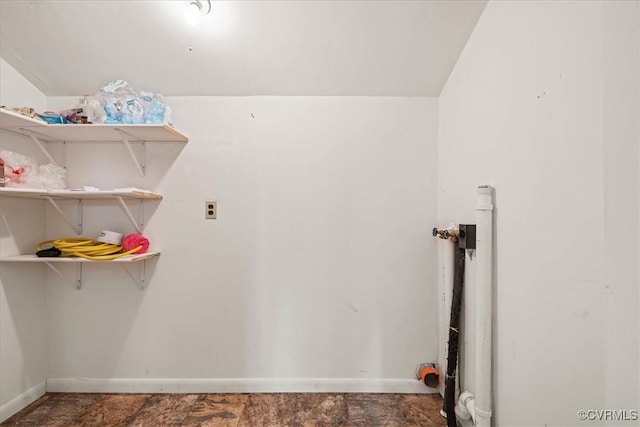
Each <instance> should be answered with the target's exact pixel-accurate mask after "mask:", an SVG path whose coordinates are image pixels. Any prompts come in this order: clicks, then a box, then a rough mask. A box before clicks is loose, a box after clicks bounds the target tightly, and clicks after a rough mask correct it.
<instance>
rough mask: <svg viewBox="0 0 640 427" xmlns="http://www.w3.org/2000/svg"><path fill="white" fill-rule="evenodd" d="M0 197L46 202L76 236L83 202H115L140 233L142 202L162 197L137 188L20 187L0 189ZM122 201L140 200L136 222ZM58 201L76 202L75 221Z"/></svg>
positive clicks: (78, 232)
mask: <svg viewBox="0 0 640 427" xmlns="http://www.w3.org/2000/svg"><path fill="white" fill-rule="evenodd" d="M0 197H8V198H22V199H39V200H46V201H48V202H49V203H50V204H51V205H52V206H53V208H54V209H55V210H56V211H57V212H58V213H59V214H60V215H61V216H62V218H63V219H64V220H65V222H66V223H67V224H68V225H69V227H71V228H72V229H73V230H74V231H75V232H76V234H78V235H80V234H82V226H83V222H84V220H83V203H82V201H83V200H117V201H118V203H119V204H120V207H121V208H122V210H123V211H124V213H125V215H126V216H127V218H128V219H129V221H130V222H131V224H133V227H134V228H135V229H136V231H137V232H138V233H142V229H143V227H144V205H143V204H142V202H143V200H160V199H162V195H161V194H158V193H154V192H152V191H147V190H141V189H139V188H133V187H132V188H122V189H116V190H113V191H84V190H43V189H32V188H20V187H3V188H0ZM124 199H136V200H140V214H139V216H138V220H136V219H135V218H134V216H133V214H132V213H131V210H130V209H129V206H127V204H126V202H125V201H124ZM58 200H77V201H78V203H77V213H76V218H77V219H76V220H72V219H71V218H69V217H68V216H67V214H66V213H65V212H64V211H63V210H62V208H61V207H60V205H59V204H58V202H57V201H58Z"/></svg>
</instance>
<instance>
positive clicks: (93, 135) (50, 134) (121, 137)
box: [0, 109, 189, 176]
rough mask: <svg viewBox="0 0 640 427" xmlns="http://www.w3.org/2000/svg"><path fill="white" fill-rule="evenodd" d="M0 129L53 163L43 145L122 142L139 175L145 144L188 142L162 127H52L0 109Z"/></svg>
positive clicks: (168, 128)
mask: <svg viewBox="0 0 640 427" xmlns="http://www.w3.org/2000/svg"><path fill="white" fill-rule="evenodd" d="M0 129H2V130H5V131H8V132H12V133H16V134H19V135H23V136H26V137H29V138H31V139H32V140H33V141H34V142H35V143H36V144H37V145H38V147H40V149H41V150H42V151H43V152H44V153H45V155H46V156H47V158H48V159H49V160H50V161H51V162H53V163H55V161H54V159H53V157H52V156H51V154H50V153H49V150H47V148H46V146H45V144H43V142H54V141H57V142H74V143H92V142H101V143H102V142H117V143H123V144H124V145H125V147H126V148H127V151H128V152H129V155H130V156H131V159H132V160H133V162H134V164H135V165H136V168H137V169H138V172H140V175H142V176H144V174H145V169H146V164H145V163H146V160H145V157H146V143H147V142H174V143H186V142H188V141H189V138H187V137H186V136H185V135H183V134H182V133H180V132H178V131H177V130H175V129H174V128H172V127H171V126H168V125H165V124H139V125H124V124H95V125H93V124H88V125H78V124H67V125H52V124H47V123H43V122H42V121H40V120H36V119H32V118H30V117H27V116H23V115H21V114H18V113H14V112H13V111H9V110H4V109H0ZM132 143H137V144H139V145H140V148H141V150H140V151H141V153H139V154H138V155H136V154H135V153H134V151H133V148H132V146H131V144H132Z"/></svg>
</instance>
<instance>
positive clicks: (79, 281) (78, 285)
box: [45, 262, 82, 290]
mask: <svg viewBox="0 0 640 427" xmlns="http://www.w3.org/2000/svg"><path fill="white" fill-rule="evenodd" d="M45 264H46V265H47V267H49V268H50V269H51V270H53V272H55V273H56V274H57V275H58V276H59V277H60V278H61V279H62V280H64V281H65V282H68V283H70V284H71V286H73V287H74V288H76V289H77V290H80V289H81V288H82V263H78V272H77V276H76V279H75V280H69V279H67V278H66V277H65V276H64V274H62V273H61V272H60V270H58V269H57V268H56V267H55V266H54V265H53V264H52V263H50V262H45Z"/></svg>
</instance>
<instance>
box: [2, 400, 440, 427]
mask: <svg viewBox="0 0 640 427" xmlns="http://www.w3.org/2000/svg"><path fill="white" fill-rule="evenodd" d="M441 408H442V399H441V398H440V396H438V395H424V394H361V393H348V394H340V393H318V394H316V393H309V394H307V393H304V394H302V393H278V394H88V393H48V394H46V395H44V396H43V397H41V398H40V399H38V400H37V401H36V402H34V403H33V404H31V405H29V406H28V407H27V408H25V409H23V410H22V411H20V412H19V413H17V414H16V415H14V416H13V417H11V418H9V419H8V420H6V421H5V422H4V423H2V424H1V425H2V426H37V427H45V426H59V427H71V426H140V427H142V426H150V427H161V426H194V427H195V426H200V427H205V426H212V427H213V426H215V427H261V426H264V427H267V426H269V427H272V426H286V427H288V426H309V427H311V426H316V427H320V426H349V427H356V426H363V427H365V426H366V427H375V426H424V427H431V426H438V427H441V426H446V420H445V419H444V418H442V417H441V416H440V409H441Z"/></svg>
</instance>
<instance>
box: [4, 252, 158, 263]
mask: <svg viewBox="0 0 640 427" xmlns="http://www.w3.org/2000/svg"><path fill="white" fill-rule="evenodd" d="M159 255H160V252H145V253H143V254H140V255H127V256H124V257H122V258H117V259H114V260H111V261H94V260H90V259H85V258H77V257H53V258H40V257H37V256H35V254H27V255H13V256H7V257H2V258H0V262H39V263H45V264H46V263H49V262H56V263H57V262H61V263H87V262H90V263H100V264H104V263H114V262H115V263H132V262H139V261H144V260H146V259H151V258H155V257H157V256H159Z"/></svg>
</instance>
